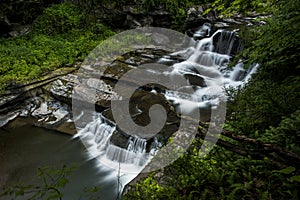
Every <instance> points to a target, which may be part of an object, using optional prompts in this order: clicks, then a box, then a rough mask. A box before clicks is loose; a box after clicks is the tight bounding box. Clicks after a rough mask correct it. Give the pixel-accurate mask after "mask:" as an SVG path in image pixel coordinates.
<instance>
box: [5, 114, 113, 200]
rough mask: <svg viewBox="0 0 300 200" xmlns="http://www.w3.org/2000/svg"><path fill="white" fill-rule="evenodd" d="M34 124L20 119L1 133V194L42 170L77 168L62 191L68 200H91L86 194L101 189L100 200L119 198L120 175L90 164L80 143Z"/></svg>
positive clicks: (96, 163) (28, 120) (92, 163)
mask: <svg viewBox="0 0 300 200" xmlns="http://www.w3.org/2000/svg"><path fill="white" fill-rule="evenodd" d="M33 122H34V119H30V118H17V119H15V120H14V121H13V122H11V123H9V124H8V125H6V126H5V127H4V128H1V129H0V192H1V191H2V188H3V187H9V186H13V185H16V184H18V183H19V182H28V181H30V180H34V179H36V178H35V177H36V176H35V175H36V170H37V168H38V167H42V166H51V167H56V168H61V167H62V165H63V164H66V165H67V166H70V165H71V164H75V165H76V166H77V167H78V169H77V170H76V171H75V172H74V173H73V175H72V176H71V177H70V179H69V180H70V182H69V183H68V184H67V185H66V187H65V188H64V189H63V190H62V192H63V194H64V196H63V199H64V200H65V199H66V200H68V199H70V200H71V199H72V200H76V199H87V197H85V196H84V195H86V194H85V193H83V190H84V188H85V187H93V186H97V187H99V188H100V191H99V193H97V196H98V197H99V199H105V200H106V199H107V200H110V199H116V198H117V193H118V192H117V188H118V181H117V174H116V173H112V171H111V170H110V169H107V168H105V167H102V166H99V162H97V161H96V160H89V159H88V155H87V153H86V149H85V148H84V146H83V145H82V143H81V141H80V140H77V139H72V137H71V136H70V135H65V134H62V133H59V132H56V131H52V130H48V129H44V128H39V127H35V126H32V124H33ZM4 199H5V198H4ZM7 199H11V198H7ZM18 199H26V198H25V197H23V198H18Z"/></svg>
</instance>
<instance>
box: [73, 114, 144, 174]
mask: <svg viewBox="0 0 300 200" xmlns="http://www.w3.org/2000/svg"><path fill="white" fill-rule="evenodd" d="M115 130H116V124H115V123H114V122H111V121H109V120H108V119H106V118H105V117H104V116H103V115H102V114H97V115H96V117H95V119H94V120H93V121H92V122H90V123H88V124H87V125H86V126H85V127H84V128H83V129H81V130H80V131H79V132H78V133H77V135H76V136H75V137H80V138H81V140H82V141H83V143H84V144H85V146H86V147H87V149H88V152H89V153H90V156H91V157H92V158H97V159H98V160H99V161H100V162H101V163H102V164H104V165H105V166H107V167H116V168H117V167H118V165H119V164H122V165H123V166H126V169H128V170H129V171H139V170H141V169H142V167H143V166H144V165H145V164H146V163H147V161H148V160H149V158H150V157H149V154H148V153H146V146H147V141H146V140H145V139H142V138H138V137H130V138H129V140H128V144H127V148H126V149H125V148H121V147H118V146H116V145H115V144H113V143H111V141H110V139H111V137H112V135H113V133H114V131H115ZM122 169H123V167H122ZM125 171H126V170H125ZM127 172H128V171H127Z"/></svg>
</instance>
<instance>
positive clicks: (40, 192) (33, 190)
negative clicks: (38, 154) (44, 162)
mask: <svg viewBox="0 0 300 200" xmlns="http://www.w3.org/2000/svg"><path fill="white" fill-rule="evenodd" d="M75 169H76V167H74V166H71V167H67V166H66V165H63V166H62V168H61V169H56V168H53V167H41V168H38V169H37V174H36V177H37V179H38V181H39V183H38V184H36V185H35V184H34V183H30V184H24V183H20V184H18V185H17V186H15V187H11V188H6V190H5V191H4V192H3V193H2V194H0V197H11V198H17V197H20V196H25V197H26V198H27V199H31V200H35V199H36V200H37V199H48V200H51V199H62V196H63V195H62V193H61V189H62V188H64V187H65V186H66V184H67V183H68V182H69V179H68V178H69V176H70V175H71V174H72V173H73V172H74V170H75Z"/></svg>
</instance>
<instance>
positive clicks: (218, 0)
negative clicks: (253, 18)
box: [205, 0, 273, 17]
mask: <svg viewBox="0 0 300 200" xmlns="http://www.w3.org/2000/svg"><path fill="white" fill-rule="evenodd" d="M272 2H273V0H254V1H252V0H215V1H213V3H212V7H211V8H209V9H207V10H206V11H205V13H208V12H210V11H217V12H219V13H221V14H222V15H223V16H227V17H230V16H232V15H234V14H237V13H238V14H246V15H247V14H249V13H250V12H259V13H264V12H267V11H269V6H270V5H272Z"/></svg>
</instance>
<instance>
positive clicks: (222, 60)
mask: <svg viewBox="0 0 300 200" xmlns="http://www.w3.org/2000/svg"><path fill="white" fill-rule="evenodd" d="M200 30H201V28H200ZM232 51H241V45H240V42H239V41H238V39H237V35H236V32H231V31H224V30H218V31H217V32H215V33H214V34H213V35H212V36H211V37H208V38H204V39H201V40H200V41H198V42H197V43H196V44H195V46H194V47H192V48H190V49H189V51H185V52H184V55H183V56H184V57H187V59H186V61H183V62H180V63H176V64H174V65H173V66H172V69H171V72H170V75H173V76H176V75H181V76H185V77H186V75H187V74H189V76H188V77H192V78H193V79H191V78H188V79H189V82H190V84H191V85H194V86H197V87H194V88H195V89H194V90H195V92H194V93H193V94H184V93H181V92H178V91H167V92H166V93H165V97H166V98H167V99H168V100H171V101H173V103H174V104H175V105H177V111H178V112H181V113H182V114H186V113H190V112H192V111H193V110H195V109H201V108H207V107H211V108H214V107H216V106H217V105H218V103H219V102H220V100H221V99H226V95H225V91H224V88H237V87H242V86H243V85H244V84H245V83H247V82H248V81H249V79H250V78H251V75H252V74H253V73H255V72H256V69H257V67H258V65H257V64H256V65H254V66H253V67H252V68H250V70H248V71H247V72H246V71H245V69H244V68H243V63H242V62H239V63H238V64H237V65H236V66H234V67H233V68H232V69H229V68H227V63H229V61H230V59H231V54H232ZM191 52H192V53H191ZM177 54H182V52H177V53H173V55H177ZM197 79H198V84H197V81H195V80H197Z"/></svg>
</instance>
